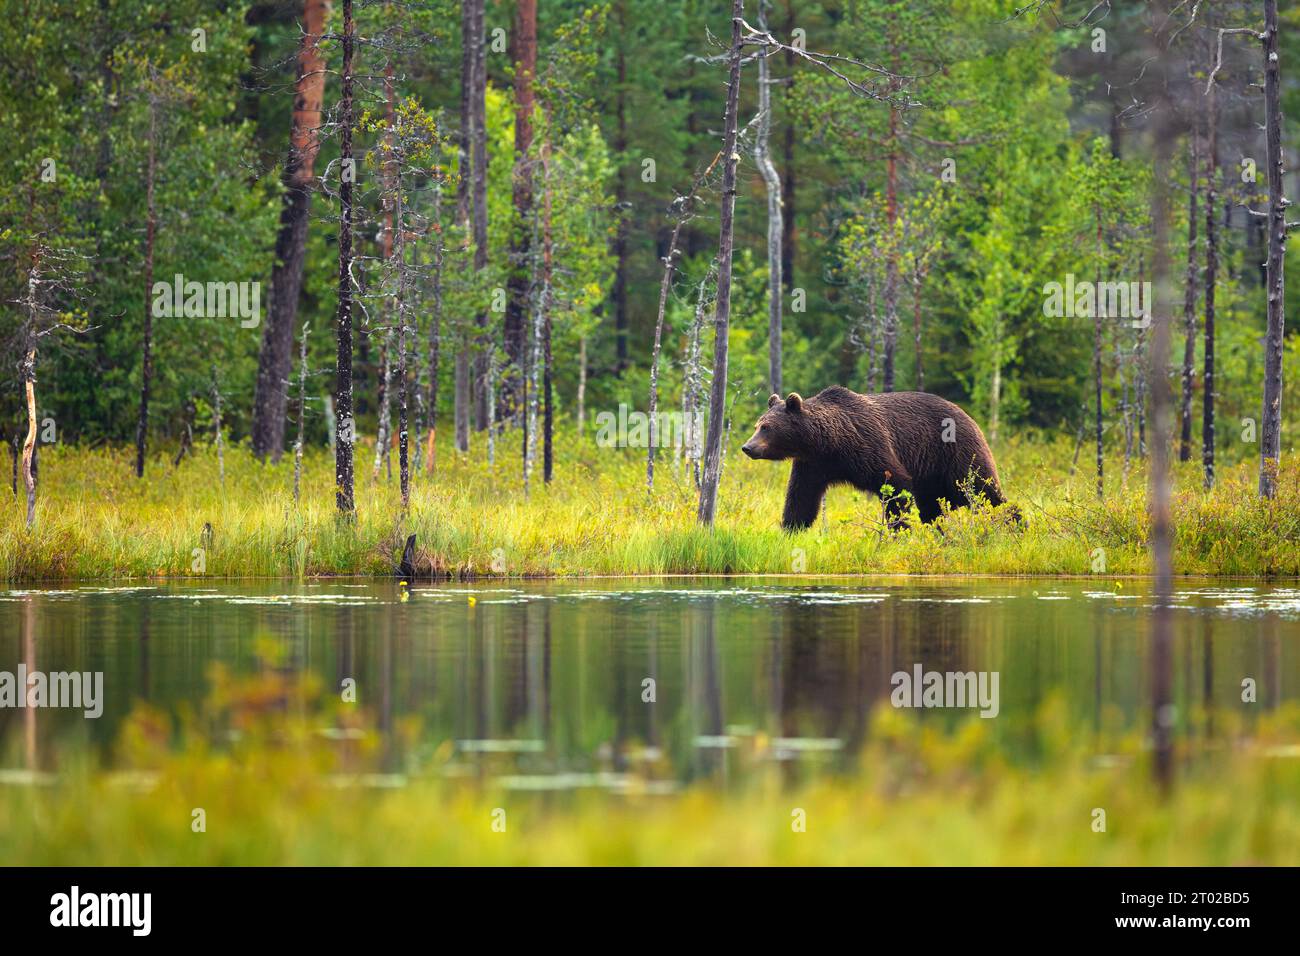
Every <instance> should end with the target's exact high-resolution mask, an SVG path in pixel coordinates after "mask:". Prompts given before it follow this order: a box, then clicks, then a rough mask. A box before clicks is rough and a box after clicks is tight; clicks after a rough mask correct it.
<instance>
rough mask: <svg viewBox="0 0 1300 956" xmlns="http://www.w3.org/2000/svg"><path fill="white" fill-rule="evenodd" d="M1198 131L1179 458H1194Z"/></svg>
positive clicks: (1190, 161)
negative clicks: (1193, 396) (1193, 408)
mask: <svg viewBox="0 0 1300 956" xmlns="http://www.w3.org/2000/svg"><path fill="white" fill-rule="evenodd" d="M1198 160H1199V157H1198V156H1197V130H1196V129H1195V126H1193V128H1192V129H1191V130H1190V131H1189V132H1188V134H1187V173H1188V188H1187V276H1186V278H1185V279H1184V280H1183V374H1182V384H1183V400H1182V405H1181V407H1180V408H1179V420H1180V422H1181V430H1180V432H1179V436H1178V460H1179V461H1188V460H1190V459H1191V457H1192V385H1193V380H1194V379H1195V378H1196V271H1197V270H1196V226H1197V212H1196V203H1197V200H1198V199H1199V198H1200V184H1199V182H1198V176H1199V174H1200V164H1199V161H1198Z"/></svg>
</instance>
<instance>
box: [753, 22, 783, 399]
mask: <svg viewBox="0 0 1300 956" xmlns="http://www.w3.org/2000/svg"><path fill="white" fill-rule="evenodd" d="M769 2H770V0H758V29H759V30H761V31H762V32H764V33H766V32H767V5H768V3H769ZM758 112H759V115H760V116H761V117H762V118H761V119H760V120H759V122H758V133H757V135H756V136H755V138H754V165H755V166H757V167H758V171H759V173H760V174H761V175H762V177H763V185H764V186H765V187H766V189H767V379H768V387H769V388H770V389H771V391H772V392H775V393H778V394H779V393H780V391H781V306H782V301H781V296H782V292H781V239H782V233H783V231H784V226H783V224H782V219H781V177H780V176H779V175H777V172H776V165H775V164H774V163H773V162H772V155H771V153H770V152H769V151H768V144H769V141H770V140H771V136H772V80H771V68H770V66H769V64H768V61H767V57H766V56H760V57H759V58H758Z"/></svg>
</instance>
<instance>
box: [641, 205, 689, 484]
mask: <svg viewBox="0 0 1300 956" xmlns="http://www.w3.org/2000/svg"><path fill="white" fill-rule="evenodd" d="M687 201H688V202H689V199H688V200H687ZM687 213H688V210H683V214H682V215H681V216H679V217H678V219H677V222H676V224H675V225H674V226H673V233H672V236H671V237H669V239H668V254H667V255H665V256H664V277H663V279H661V280H660V282H659V311H658V313H657V314H656V317H655V338H654V346H653V347H652V348H651V350H650V418H649V424H650V442H649V447H648V448H647V449H646V456H645V493H646V497H647V498H649V497H650V496H651V495H653V493H654V487H655V450H656V448H657V447H658V443H659V420H658V411H659V350H660V347H661V345H662V343H663V332H664V312H665V311H666V309H667V306H668V291H669V289H671V288H672V284H673V269H674V266H675V264H676V258H677V240H678V238H679V237H680V236H681V234H682V226H683V224H684V223H685V222H686V216H687Z"/></svg>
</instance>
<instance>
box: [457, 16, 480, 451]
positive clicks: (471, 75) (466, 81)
mask: <svg viewBox="0 0 1300 956" xmlns="http://www.w3.org/2000/svg"><path fill="white" fill-rule="evenodd" d="M460 13H461V16H460V31H461V55H460V169H459V172H460V180H459V182H457V184H456V222H457V224H458V225H459V226H460V228H461V230H462V234H463V235H464V236H465V242H466V247H468V244H469V242H470V238H469V237H470V209H471V202H470V198H471V192H472V191H471V188H470V186H471V183H472V182H473V180H474V175H473V155H474V142H475V140H474V109H473V100H474V96H473V94H474V81H475V77H476V76H477V72H476V70H475V63H476V62H477V54H478V48H477V46H476V43H475V39H474V2H473V0H464V2H463V3H461V5H460ZM453 344H454V345H455V347H456V355H455V359H454V364H453V367H454V369H455V372H454V375H453V385H452V417H453V419H454V425H455V444H456V450H457V451H460V452H467V451H469V417H470V404H471V402H472V401H473V392H472V388H471V382H470V362H471V356H470V342H469V339H468V337H467V336H466V335H465V334H464V333H463V331H461V332H460V333H458V334H457V335H456V336H455V339H454V340H453Z"/></svg>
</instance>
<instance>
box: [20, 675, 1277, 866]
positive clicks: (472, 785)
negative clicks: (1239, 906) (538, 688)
mask: <svg viewBox="0 0 1300 956" xmlns="http://www.w3.org/2000/svg"><path fill="white" fill-rule="evenodd" d="M214 678H215V679H214V683H213V691H212V693H211V696H210V698H209V700H208V701H207V702H206V703H205V704H204V705H202V706H201V707H199V708H197V709H196V710H195V711H193V712H191V713H188V714H184V715H181V716H180V717H179V718H176V719H173V718H171V717H168V716H165V715H163V714H161V713H159V712H157V711H153V710H149V709H146V708H143V707H142V708H141V709H138V710H137V711H136V713H135V715H134V716H133V717H132V718H131V720H130V721H128V722H127V723H126V724H125V725H124V728H123V731H122V734H121V737H120V742H119V744H118V745H117V750H116V753H115V754H114V755H113V759H112V761H111V762H112V765H113V766H114V768H115V769H114V770H112V771H107V770H103V769H99V768H98V767H97V766H95V765H94V763H93V760H92V758H91V757H90V755H89V754H88V753H86V752H84V751H80V752H78V755H77V756H66V755H65V756H64V758H63V759H62V764H63V765H62V766H61V767H60V768H58V772H57V773H56V774H23V773H22V772H21V771H20V772H17V773H15V772H13V771H9V772H6V774H5V776H4V778H3V780H0V859H3V860H4V861H5V863H6V864H8V865H24V864H49V865H109V864H114V865H143V864H165V865H190V864H205V865H228V864H245V865H258V864H261V865H275V864H306V865H334V864H339V865H370V864H394V865H403V864H447V865H470V864H480V865H497V864H522V865H542V864H545V865H586V864H607V865H653V864H668V865H675V864H688V865H722V864H733V865H758V864H794V865H797V864H817V865H841V864H866V865H872V864H890V865H937V864H949V865H974V864H990V865H994V864H996V865H1040V864H1042V865H1066V864H1077V865H1119V864H1125V865H1138V864H1153V865H1190V864H1198V865H1200V864H1203V865H1240V864H1280V865H1295V864H1297V863H1300V803H1297V801H1296V800H1295V794H1296V793H1297V792H1300V755H1298V754H1297V748H1296V747H1295V745H1294V741H1295V740H1296V739H1297V733H1296V731H1297V729H1300V712H1297V711H1295V710H1294V709H1292V710H1279V711H1277V712H1274V713H1272V714H1270V715H1267V716H1266V717H1263V718H1261V719H1260V720H1259V721H1257V722H1255V723H1254V724H1253V725H1252V726H1250V727H1249V729H1248V730H1247V729H1246V728H1245V727H1244V726H1237V727H1233V728H1228V727H1223V728H1221V729H1220V730H1218V731H1217V732H1216V734H1215V736H1214V737H1213V738H1210V739H1204V738H1203V739H1200V740H1198V741H1196V742H1194V743H1189V742H1186V741H1184V743H1183V744H1182V753H1181V757H1180V761H1179V770H1178V782H1177V785H1176V787H1175V789H1174V791H1173V793H1172V795H1170V796H1168V797H1167V798H1166V797H1163V796H1162V795H1161V794H1160V793H1159V792H1158V791H1157V789H1156V788H1155V786H1154V785H1153V784H1152V782H1151V775H1150V773H1149V769H1148V767H1147V758H1146V756H1145V755H1144V750H1143V747H1142V744H1141V741H1140V739H1138V738H1136V737H1119V738H1116V739H1115V740H1113V741H1108V742H1107V749H1106V753H1105V757H1104V759H1099V758H1097V757H1096V756H1090V755H1089V750H1090V749H1091V750H1092V751H1093V752H1094V753H1095V752H1096V751H1095V746H1096V744H1097V741H1095V740H1094V741H1090V746H1085V745H1084V744H1083V743H1082V742H1081V741H1082V739H1083V738H1086V737H1088V736H1089V735H1088V734H1080V733H1079V728H1077V727H1070V726H1068V722H1067V721H1065V720H1064V718H1063V711H1061V710H1060V709H1059V708H1057V707H1055V706H1053V705H1050V704H1049V705H1047V706H1045V707H1044V708H1043V710H1042V712H1041V713H1040V714H1039V716H1038V717H1037V718H1036V720H1035V725H1036V733H1037V734H1038V735H1039V736H1040V740H1041V743H1042V745H1043V747H1042V753H1043V754H1044V756H1043V758H1042V760H1041V761H1040V762H1038V763H1036V764H1035V765H1033V766H1017V765H1012V764H1010V763H1008V762H1007V761H1006V760H1005V759H1004V757H1003V756H1002V753H1001V751H1000V750H999V747H998V745H997V743H996V741H995V740H994V739H993V737H992V735H991V734H990V733H989V730H988V727H989V724H990V723H991V721H983V720H980V719H979V718H972V719H970V721H969V722H968V723H965V724H963V725H960V727H959V729H958V730H957V731H956V732H955V733H951V734H945V733H940V732H938V731H935V730H931V729H926V728H922V727H921V726H920V725H919V724H918V723H917V722H916V721H915V720H914V719H912V718H911V717H909V716H907V715H904V714H902V713H901V712H898V711H893V710H890V709H888V708H886V709H885V710H883V711H881V712H879V713H878V714H877V715H876V718H875V720H874V721H873V724H872V728H871V734H870V736H869V740H870V743H869V744H868V745H867V747H866V749H865V751H864V752H863V753H862V754H861V759H860V760H859V761H858V762H857V763H856V766H857V767H858V768H860V769H857V770H854V771H851V772H850V773H848V774H847V775H844V774H823V775H821V776H818V777H815V778H808V779H806V780H805V782H799V780H798V775H797V774H794V775H791V774H790V773H789V771H790V769H791V768H790V767H789V766H787V765H781V764H779V763H778V762H775V761H772V760H770V759H765V757H767V756H770V754H768V753H767V747H768V746H769V742H768V741H766V740H764V739H763V738H762V737H761V735H760V736H757V737H755V738H752V739H751V740H749V741H748V743H747V744H746V746H745V747H744V748H742V749H741V750H739V751H737V752H736V753H735V754H734V755H733V758H732V759H734V760H735V761H736V765H735V766H734V767H732V769H731V770H729V771H728V773H727V775H726V782H725V784H721V785H720V784H719V782H718V781H713V782H711V783H710V782H707V781H703V782H697V783H696V784H694V785H691V786H688V787H687V788H686V789H684V790H681V791H676V792H671V793H662V792H655V791H656V781H659V782H662V781H664V780H667V779H670V775H668V774H667V773H666V772H665V768H663V767H661V766H659V767H657V766H656V765H655V764H654V763H653V762H643V763H637V764H635V765H634V766H635V769H633V770H632V771H631V772H630V773H629V774H628V775H627V777H626V779H625V780H624V783H623V786H622V789H621V792H618V793H611V792H608V791H604V790H595V789H587V790H580V791H576V792H573V791H570V792H563V793H555V792H550V793H528V792H520V791H518V790H508V789H506V788H504V787H503V786H502V783H501V780H500V778H498V777H495V776H494V775H492V774H488V773H480V772H478V771H479V770H482V769H484V768H483V765H481V764H474V763H466V762H465V760H466V759H467V755H463V754H458V753H457V752H456V747H455V743H454V741H450V740H449V741H443V742H441V743H440V744H436V743H435V744H432V745H430V746H429V747H427V748H420V747H412V748H411V749H410V756H408V757H407V758H406V759H405V762H404V766H403V767H402V768H401V771H400V772H398V773H392V772H388V773H379V772H378V771H379V769H380V768H381V767H383V766H385V762H384V761H383V759H382V758H383V749H384V746H385V745H384V743H383V739H384V738H382V737H381V736H380V735H379V734H378V733H376V731H375V728H374V726H373V725H372V724H371V723H370V722H369V720H368V718H367V716H366V715H365V713H364V712H362V711H358V710H355V709H350V708H349V707H348V706H347V705H343V704H341V703H338V702H337V701H335V700H334V698H332V697H331V698H328V699H327V698H326V697H323V696H322V695H321V694H320V692H319V688H318V687H314V686H312V685H311V684H310V682H305V681H302V680H300V679H298V678H296V677H290V676H287V675H284V674H283V673H282V672H280V671H277V670H276V669H274V668H269V667H268V668H265V669H264V670H263V671H262V672H261V673H260V674H258V675H256V676H253V677H249V678H243V679H240V680H233V679H231V678H229V677H228V676H227V675H226V674H225V673H224V672H222V671H219V670H218V671H216V672H215V674H214ZM331 701H333V702H331ZM398 733H399V735H400V734H405V735H407V736H408V737H409V738H410V740H411V741H415V740H416V739H417V738H418V728H416V727H414V726H407V727H404V728H399V730H398ZM1211 744H1212V746H1211ZM468 757H469V758H472V755H468ZM388 769H389V770H391V767H390V768H388ZM1098 808H1100V809H1102V810H1104V811H1105V831H1104V832H1097V831H1096V830H1095V829H1094V823H1095V821H1096V820H1097V815H1096V810H1097V809H1098ZM196 809H202V811H203V813H204V823H205V829H204V830H203V831H202V832H197V830H196V827H195V824H194V821H195V819H196V815H195V810H196ZM800 810H801V811H803V813H804V814H805V815H806V832H795V830H794V829H793V828H792V822H793V820H794V819H795V816H794V815H795V814H796V812H797V811H800ZM501 811H503V812H504V817H502V816H501ZM502 820H504V824H505V826H504V832H498V831H497V830H496V829H494V827H493V824H494V822H496V823H498V828H499V824H500V822H501V821H502Z"/></svg>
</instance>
